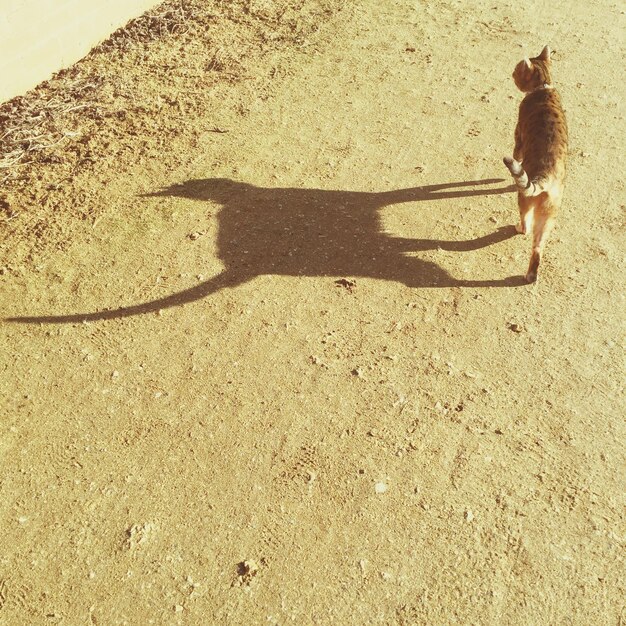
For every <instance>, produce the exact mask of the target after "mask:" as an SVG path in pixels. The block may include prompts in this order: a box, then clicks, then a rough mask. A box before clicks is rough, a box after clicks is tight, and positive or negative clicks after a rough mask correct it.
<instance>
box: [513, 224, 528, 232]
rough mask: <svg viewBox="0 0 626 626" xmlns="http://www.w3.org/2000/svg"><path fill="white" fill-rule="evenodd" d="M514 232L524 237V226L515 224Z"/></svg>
mask: <svg viewBox="0 0 626 626" xmlns="http://www.w3.org/2000/svg"><path fill="white" fill-rule="evenodd" d="M515 230H516V231H517V232H518V233H519V234H520V235H525V234H526V225H525V224H515Z"/></svg>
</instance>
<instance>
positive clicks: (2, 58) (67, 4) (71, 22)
mask: <svg viewBox="0 0 626 626" xmlns="http://www.w3.org/2000/svg"><path fill="white" fill-rule="evenodd" d="M157 4H159V3H158V2H155V1H154V0H108V1H104V0H0V76H2V81H1V82H0V102H5V101H6V100H9V99H11V98H13V97H15V96H18V95H20V94H23V93H24V92H26V91H28V90H29V89H32V88H33V87H35V86H36V85H37V84H38V83H40V82H41V81H43V80H47V79H48V78H50V77H51V76H52V74H53V73H54V72H57V71H58V70H60V69H62V68H64V67H68V66H70V65H72V64H73V63H75V62H76V61H78V60H79V59H81V58H82V57H84V56H85V55H86V54H87V53H88V52H89V50H91V48H93V47H94V46H95V45H96V44H98V43H100V42H101V41H103V40H104V39H106V38H107V37H108V36H109V35H110V34H111V33H112V32H114V31H115V30H116V29H117V28H119V27H120V26H123V25H124V24H126V23H127V22H128V21H129V20H131V19H132V18H134V17H137V16H138V15H141V14H142V13H144V12H145V11H147V10H148V9H150V8H151V7H153V6H155V5H157Z"/></svg>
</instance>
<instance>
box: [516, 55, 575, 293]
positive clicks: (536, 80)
mask: <svg viewBox="0 0 626 626" xmlns="http://www.w3.org/2000/svg"><path fill="white" fill-rule="evenodd" d="M550 57H551V51H550V48H549V47H548V46H545V47H544V49H543V50H542V51H541V54H540V55H539V56H537V57H534V58H532V59H528V58H526V59H524V60H522V61H520V62H519V63H518V64H517V65H516V66H515V70H514V71H513V80H514V81H515V84H516V86H517V87H518V89H519V90H520V91H523V92H524V93H526V95H525V96H524V99H523V100H522V102H521V104H520V107H519V116H518V120H517V126H516V128H515V148H514V150H513V158H511V157H505V158H504V164H505V165H506V166H507V168H508V169H509V171H510V172H511V175H512V176H513V179H514V180H515V184H516V186H517V189H518V194H517V198H518V205H519V212H520V223H519V225H518V226H516V229H517V232H519V233H521V234H524V235H525V234H526V233H527V232H528V231H529V230H530V228H531V226H532V235H533V248H532V255H531V257H530V264H529V266H528V272H527V273H526V281H527V282H529V283H533V282H535V281H536V280H537V270H538V268H539V262H540V261H541V255H542V253H543V248H544V245H545V242H546V240H547V238H548V236H549V234H550V231H551V230H552V227H553V225H554V218H555V216H556V213H557V211H558V210H559V208H560V206H561V198H562V196H563V184H564V179H565V163H566V158H567V122H566V120H565V113H564V112H563V107H562V105H561V99H560V97H559V94H558V93H557V92H556V90H555V89H554V87H553V86H552V79H551V76H550V65H551V58H550Z"/></svg>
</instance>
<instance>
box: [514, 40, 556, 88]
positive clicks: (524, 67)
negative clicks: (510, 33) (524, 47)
mask: <svg viewBox="0 0 626 626" xmlns="http://www.w3.org/2000/svg"><path fill="white" fill-rule="evenodd" d="M550 55H551V51H550V48H549V47H548V46H545V48H544V49H543V50H542V51H541V54H540V55H539V56H537V57H533V58H532V59H524V60H523V61H520V62H519V63H518V64H517V65H516V66H515V69H514V70H513V80H514V81H515V84H516V85H517V88H518V89H519V90H520V91H524V92H528V91H533V90H534V89H537V88H539V87H543V86H544V85H549V84H550V83H551V82H552V79H551V78H550Z"/></svg>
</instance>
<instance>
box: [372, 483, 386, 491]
mask: <svg viewBox="0 0 626 626" xmlns="http://www.w3.org/2000/svg"><path fill="white" fill-rule="evenodd" d="M374 489H375V491H376V493H385V491H387V485H386V484H385V483H384V482H382V481H380V482H377V483H376V484H375V485H374Z"/></svg>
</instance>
